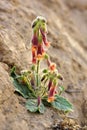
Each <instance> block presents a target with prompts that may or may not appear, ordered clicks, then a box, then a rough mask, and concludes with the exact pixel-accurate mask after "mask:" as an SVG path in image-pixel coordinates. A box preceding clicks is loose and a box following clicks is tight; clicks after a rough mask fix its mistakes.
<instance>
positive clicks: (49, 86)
mask: <svg viewBox="0 0 87 130" xmlns="http://www.w3.org/2000/svg"><path fill="white" fill-rule="evenodd" d="M51 86H52V80H51V79H50V81H49V83H48V91H49V90H50V88H51Z"/></svg>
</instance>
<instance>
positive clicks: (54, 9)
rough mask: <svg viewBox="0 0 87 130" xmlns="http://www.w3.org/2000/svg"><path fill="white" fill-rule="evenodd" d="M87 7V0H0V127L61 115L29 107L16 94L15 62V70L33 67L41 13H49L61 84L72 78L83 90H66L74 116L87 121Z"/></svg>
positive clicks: (36, 124) (43, 123) (47, 121)
mask: <svg viewBox="0 0 87 130" xmlns="http://www.w3.org/2000/svg"><path fill="white" fill-rule="evenodd" d="M86 8H87V1H86V0H72V1H67V0H62V1H59V0H56V1H53V0H50V2H49V1H47V0H44V1H38V0H34V1H31V0H25V1H24V0H2V1H0V117H1V118H0V130H20V129H21V130H22V129H23V130H32V129H33V130H38V128H39V129H41V130H44V129H51V126H52V124H53V123H54V122H55V120H60V119H59V117H58V115H57V112H56V111H54V110H51V109H49V108H48V109H47V110H46V112H45V114H44V115H37V114H31V113H29V112H27V110H26V108H25V107H24V104H25V100H24V99H23V98H22V97H20V96H18V95H16V94H14V86H13V84H12V81H11V78H10V69H11V67H12V66H14V65H15V66H16V67H17V71H19V70H23V69H29V67H30V64H31V52H30V50H31V48H30V42H31V35H32V28H31V22H32V20H33V19H34V18H36V16H37V15H42V16H45V17H46V18H47V21H48V32H49V33H48V39H49V41H51V47H50V48H49V51H48V53H49V54H50V57H51V60H52V61H53V62H56V64H57V68H58V70H59V72H60V73H61V74H62V75H63V77H64V79H65V80H64V85H63V86H65V88H66V89H67V88H68V85H70V84H72V85H73V86H72V85H71V86H70V87H73V89H74V90H81V91H80V93H79V92H78V93H76V92H73V93H71V94H69V93H64V96H65V97H66V98H67V99H69V100H70V101H71V102H72V104H73V106H74V112H73V113H71V116H72V117H73V118H76V119H77V120H78V122H79V123H82V124H84V125H87V121H86V118H87V115H86V114H85V113H87V109H86V108H87V105H86V104H87V103H86V104H85V103H84V102H87V96H86V95H87V93H86V92H87V87H86V86H87V57H86V55H87V44H86V42H87V11H86ZM43 66H44V65H43ZM82 106H84V108H83V107H82ZM52 117H54V118H52Z"/></svg>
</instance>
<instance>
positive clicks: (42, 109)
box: [38, 102, 45, 114]
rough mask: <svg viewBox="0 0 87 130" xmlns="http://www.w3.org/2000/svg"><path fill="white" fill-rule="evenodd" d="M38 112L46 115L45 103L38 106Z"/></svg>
mask: <svg viewBox="0 0 87 130" xmlns="http://www.w3.org/2000/svg"><path fill="white" fill-rule="evenodd" d="M38 111H39V112H40V113H42V114H43V113H44V111H45V106H44V105H43V103H42V102H41V103H40V105H39V106H38Z"/></svg>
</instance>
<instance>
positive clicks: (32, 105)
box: [26, 99, 45, 114]
mask: <svg viewBox="0 0 87 130" xmlns="http://www.w3.org/2000/svg"><path fill="white" fill-rule="evenodd" d="M26 108H27V110H29V111H30V112H39V113H42V114H43V113H44V111H45V107H44V105H43V103H42V102H41V103H40V105H39V106H38V103H37V99H29V100H28V101H27V103H26Z"/></svg>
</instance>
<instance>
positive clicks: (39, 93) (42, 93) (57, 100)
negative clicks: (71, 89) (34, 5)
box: [11, 16, 72, 113]
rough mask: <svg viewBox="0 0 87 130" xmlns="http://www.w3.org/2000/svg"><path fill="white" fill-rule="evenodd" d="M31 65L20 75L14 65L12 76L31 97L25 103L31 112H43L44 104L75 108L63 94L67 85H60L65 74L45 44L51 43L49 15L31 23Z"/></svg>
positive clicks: (27, 96) (19, 88) (23, 91)
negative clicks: (57, 65) (48, 23)
mask: <svg viewBox="0 0 87 130" xmlns="http://www.w3.org/2000/svg"><path fill="white" fill-rule="evenodd" d="M32 29H33V36H32V41H31V42H32V44H31V51H32V65H31V67H30V69H29V70H28V71H22V72H21V74H20V75H18V74H17V73H16V71H15V67H13V68H12V70H11V77H12V80H13V83H14V86H15V90H16V91H17V92H18V93H20V94H21V95H22V96H23V97H24V98H26V99H28V100H27V102H26V107H27V109H28V110H29V111H31V112H40V113H44V110H45V105H49V106H52V107H54V108H56V109H59V110H62V111H65V112H66V111H70V110H72V105H71V104H70V103H69V102H68V101H67V100H66V99H65V98H64V97H62V96H61V93H62V92H63V91H64V88H63V87H62V86H61V87H58V81H59V80H63V77H62V76H61V74H60V73H59V72H58V70H57V68H56V64H55V63H53V62H51V60H50V57H49V55H48V54H47V53H46V48H48V47H49V46H50V43H49V42H48V41H47V26H46V19H45V18H43V17H40V16H39V17H37V18H36V19H35V20H34V21H33V23H32ZM42 60H45V62H46V63H47V68H44V69H42V71H41V69H40V67H41V66H40V65H41V64H40V63H41V61H42Z"/></svg>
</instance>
